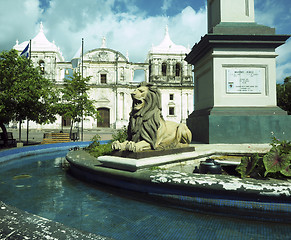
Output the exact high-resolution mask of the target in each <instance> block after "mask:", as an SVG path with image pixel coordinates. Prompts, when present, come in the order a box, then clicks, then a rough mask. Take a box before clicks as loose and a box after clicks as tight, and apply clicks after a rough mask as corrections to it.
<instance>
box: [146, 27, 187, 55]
mask: <svg viewBox="0 0 291 240" xmlns="http://www.w3.org/2000/svg"><path fill="white" fill-rule="evenodd" d="M188 52H189V50H188V49H187V48H186V47H184V46H182V45H176V44H175V43H173V42H172V40H171V38H170V35H169V30H168V26H166V32H165V37H164V39H163V41H162V42H161V43H160V44H159V45H158V46H153V47H152V48H151V50H150V51H149V53H161V54H162V53H166V54H169V53H171V54H184V53H188Z"/></svg>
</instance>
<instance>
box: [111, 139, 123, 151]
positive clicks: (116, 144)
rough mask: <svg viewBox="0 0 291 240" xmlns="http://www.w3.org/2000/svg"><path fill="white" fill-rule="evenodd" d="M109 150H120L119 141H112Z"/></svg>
mask: <svg viewBox="0 0 291 240" xmlns="http://www.w3.org/2000/svg"><path fill="white" fill-rule="evenodd" d="M111 148H112V149H113V150H120V149H121V143H120V142H119V141H114V142H113V143H112V144H111Z"/></svg>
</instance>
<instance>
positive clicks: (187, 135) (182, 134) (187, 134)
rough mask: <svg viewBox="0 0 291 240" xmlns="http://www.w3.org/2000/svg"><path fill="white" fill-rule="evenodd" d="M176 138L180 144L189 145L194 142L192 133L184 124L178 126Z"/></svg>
mask: <svg viewBox="0 0 291 240" xmlns="http://www.w3.org/2000/svg"><path fill="white" fill-rule="evenodd" d="M176 137H177V138H176V139H178V140H180V141H179V142H180V143H184V144H189V143H191V141H192V133H191V131H190V130H189V128H188V127H187V126H186V125H185V124H184V123H180V124H179V125H178V128H177V135H176Z"/></svg>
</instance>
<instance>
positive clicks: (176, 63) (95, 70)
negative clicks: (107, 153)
mask: <svg viewBox="0 0 291 240" xmlns="http://www.w3.org/2000/svg"><path fill="white" fill-rule="evenodd" d="M27 44H28V41H25V42H23V43H21V44H19V43H18V41H16V45H15V46H14V47H13V48H14V49H16V50H17V51H18V52H19V53H21V52H22V51H23V49H24V48H25V47H26V46H27ZM189 52H190V49H187V48H185V47H184V46H180V45H176V44H174V43H173V42H172V41H171V39H170V36H169V32H168V28H167V27H166V32H165V37H164V39H163V41H162V42H161V43H160V44H159V45H158V46H153V47H152V48H151V49H150V50H149V52H148V55H147V58H146V61H145V62H144V63H133V62H130V61H129V58H128V56H124V55H123V54H122V53H120V52H119V51H116V50H113V49H110V48H108V47H107V46H106V40H105V38H103V40H102V45H101V47H100V48H96V49H92V50H90V51H87V52H85V53H84V54H83V76H84V77H88V76H91V80H90V82H89V84H90V91H89V96H90V98H91V99H93V100H95V105H96V108H97V110H98V111H99V113H100V115H101V117H102V119H103V121H102V122H101V121H99V122H98V121H97V120H95V119H93V118H91V117H87V118H85V119H84V122H83V124H84V128H85V129H97V128H114V129H119V128H121V127H123V126H127V124H128V120H129V113H130V111H131V103H132V101H131V95H130V93H131V92H132V91H133V89H135V88H136V87H137V85H138V84H139V83H138V82H135V81H134V72H135V71H136V70H143V71H144V81H146V82H151V83H154V84H156V85H157V86H158V88H159V89H160V91H161V95H162V114H163V117H164V119H165V120H171V121H175V122H184V123H185V122H186V118H187V117H188V115H189V114H190V113H192V111H193V105H194V104H193V73H192V65H190V64H188V63H187V62H186V61H184V58H185V56H186V54H187V53H189ZM81 58H82V56H81V52H80V51H79V52H78V53H77V55H76V56H75V57H74V58H73V59H72V61H70V62H69V61H65V59H64V57H63V55H62V53H61V51H60V49H59V48H58V47H57V46H56V44H55V43H54V42H50V41H48V40H47V38H46V36H45V34H44V31H43V25H42V23H41V24H40V30H39V33H38V34H37V35H36V36H35V37H34V38H33V39H32V40H31V60H32V61H33V63H34V65H35V66H39V67H40V70H41V73H42V74H43V75H44V77H46V78H48V79H51V80H52V81H54V82H55V83H56V85H57V86H59V87H61V86H62V84H63V79H64V78H66V77H68V74H70V73H72V71H81V61H80V60H81ZM78 60H79V61H78ZM75 62H77V63H78V64H77V65H76V66H75V64H74V63H75ZM70 124H71V121H70V119H64V118H63V117H62V116H57V120H56V121H55V122H54V123H52V124H45V125H39V124H36V123H33V122H30V123H29V127H30V129H61V128H62V129H63V128H66V127H69V126H70ZM23 128H26V123H23Z"/></svg>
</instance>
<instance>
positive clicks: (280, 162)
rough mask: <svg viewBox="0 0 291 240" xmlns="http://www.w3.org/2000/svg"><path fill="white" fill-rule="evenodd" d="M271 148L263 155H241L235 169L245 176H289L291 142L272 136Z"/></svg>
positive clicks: (290, 170) (290, 169)
mask: <svg viewBox="0 0 291 240" xmlns="http://www.w3.org/2000/svg"><path fill="white" fill-rule="evenodd" d="M271 146H272V148H271V149H270V151H269V152H268V153H266V154H265V155H264V156H261V157H260V156H259V155H258V154H253V155H252V156H250V157H243V158H242V159H241V163H240V165H238V166H237V168H236V171H237V172H238V173H239V174H240V175H241V177H242V178H245V177H267V176H269V177H273V178H284V177H291V142H290V141H280V140H279V139H277V138H276V137H273V139H272V143H271Z"/></svg>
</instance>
